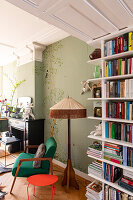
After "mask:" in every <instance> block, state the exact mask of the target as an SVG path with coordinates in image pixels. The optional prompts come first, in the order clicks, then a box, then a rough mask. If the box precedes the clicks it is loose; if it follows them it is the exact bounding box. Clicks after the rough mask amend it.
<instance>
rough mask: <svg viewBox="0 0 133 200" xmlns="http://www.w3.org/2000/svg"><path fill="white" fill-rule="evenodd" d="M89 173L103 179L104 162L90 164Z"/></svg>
mask: <svg viewBox="0 0 133 200" xmlns="http://www.w3.org/2000/svg"><path fill="white" fill-rule="evenodd" d="M88 173H90V174H95V175H96V176H97V177H99V178H102V177H103V171H102V162H101V161H98V160H96V161H94V162H92V163H91V164H89V165H88Z"/></svg>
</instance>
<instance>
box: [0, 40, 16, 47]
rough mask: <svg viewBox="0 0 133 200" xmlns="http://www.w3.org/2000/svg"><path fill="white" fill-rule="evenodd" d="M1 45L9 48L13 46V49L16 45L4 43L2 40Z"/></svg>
mask: <svg viewBox="0 0 133 200" xmlns="http://www.w3.org/2000/svg"><path fill="white" fill-rule="evenodd" d="M0 46H4V47H8V48H11V49H14V48H15V47H14V46H11V45H9V44H4V43H2V42H0Z"/></svg>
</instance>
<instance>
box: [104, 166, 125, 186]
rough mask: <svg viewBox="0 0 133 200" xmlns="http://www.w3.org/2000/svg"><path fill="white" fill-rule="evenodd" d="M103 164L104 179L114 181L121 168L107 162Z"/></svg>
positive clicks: (119, 174) (120, 173)
mask: <svg viewBox="0 0 133 200" xmlns="http://www.w3.org/2000/svg"><path fill="white" fill-rule="evenodd" d="M103 164H104V179H105V180H106V181H109V182H112V183H114V182H115V181H117V180H118V179H119V178H120V177H121V175H122V169H121V168H119V167H116V166H114V165H110V164H107V163H103Z"/></svg>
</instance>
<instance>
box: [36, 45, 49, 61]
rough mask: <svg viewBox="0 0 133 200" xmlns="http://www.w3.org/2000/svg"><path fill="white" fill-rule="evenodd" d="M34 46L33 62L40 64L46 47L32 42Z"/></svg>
mask: <svg viewBox="0 0 133 200" xmlns="http://www.w3.org/2000/svg"><path fill="white" fill-rule="evenodd" d="M33 46H34V58H33V59H34V60H36V61H39V62H42V52H43V51H44V50H45V49H46V46H45V45H43V44H40V43H38V42H33Z"/></svg>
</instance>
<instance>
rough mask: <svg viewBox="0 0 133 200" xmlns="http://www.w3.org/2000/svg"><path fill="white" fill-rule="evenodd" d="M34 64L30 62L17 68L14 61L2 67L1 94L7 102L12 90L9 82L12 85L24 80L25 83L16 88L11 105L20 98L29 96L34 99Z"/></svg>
mask: <svg viewBox="0 0 133 200" xmlns="http://www.w3.org/2000/svg"><path fill="white" fill-rule="evenodd" d="M34 63H35V62H30V63H28V64H24V65H21V66H17V63H16V61H14V62H12V63H9V64H8V65H6V66H3V94H4V97H5V98H7V99H8V100H10V99H11V93H12V90H13V89H14V87H13V86H12V84H11V81H10V80H12V81H13V83H14V84H15V83H16V82H20V81H23V80H25V82H23V83H22V84H21V85H20V86H18V87H17V89H16V91H15V94H14V98H13V104H15V103H16V101H17V98H18V97H22V96H29V97H32V98H33V99H34V96H35V89H34V88H35V87H34V82H35V73H34ZM7 76H8V77H7ZM9 79H10V80H9Z"/></svg>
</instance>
